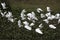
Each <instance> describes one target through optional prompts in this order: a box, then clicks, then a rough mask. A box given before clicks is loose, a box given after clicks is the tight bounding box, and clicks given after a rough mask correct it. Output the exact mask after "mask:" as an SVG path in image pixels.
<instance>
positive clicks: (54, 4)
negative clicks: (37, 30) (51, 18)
mask: <svg viewBox="0 0 60 40" xmlns="http://www.w3.org/2000/svg"><path fill="white" fill-rule="evenodd" d="M8 2H9V4H10V6H11V8H12V9H19V8H22V9H23V8H24V9H27V10H30V11H31V10H36V8H38V7H40V8H42V9H43V10H44V11H46V7H47V6H49V7H51V9H52V11H58V12H59V11H60V0H25V1H24V0H21V1H20V0H18V1H17V0H8Z"/></svg>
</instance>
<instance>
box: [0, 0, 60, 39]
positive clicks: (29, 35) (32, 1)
mask: <svg viewBox="0 0 60 40" xmlns="http://www.w3.org/2000/svg"><path fill="white" fill-rule="evenodd" d="M5 2H6V3H7V4H8V5H9V7H10V8H11V10H12V12H13V16H14V17H17V18H18V19H17V20H16V21H15V22H14V23H11V22H7V21H8V20H7V19H6V18H5V17H1V15H0V40H60V24H57V25H56V27H57V29H55V30H54V29H50V28H49V27H48V25H47V24H45V23H43V24H44V27H43V29H42V31H43V33H44V34H43V35H40V34H38V33H36V32H35V31H34V29H35V28H37V27H38V23H36V24H35V25H36V26H34V27H32V28H33V30H32V31H29V30H27V29H25V28H24V27H21V28H19V27H18V25H17V21H18V20H19V19H20V18H19V16H20V12H21V11H22V9H26V10H27V11H28V12H31V11H35V12H36V9H37V8H38V7H40V8H41V9H43V10H44V11H46V7H47V6H49V7H51V9H52V11H53V12H54V13H56V12H60V0H6V1H5ZM37 15H39V14H37ZM37 17H39V16H37ZM39 21H41V20H39ZM54 22H56V21H54ZM51 23H52V22H51Z"/></svg>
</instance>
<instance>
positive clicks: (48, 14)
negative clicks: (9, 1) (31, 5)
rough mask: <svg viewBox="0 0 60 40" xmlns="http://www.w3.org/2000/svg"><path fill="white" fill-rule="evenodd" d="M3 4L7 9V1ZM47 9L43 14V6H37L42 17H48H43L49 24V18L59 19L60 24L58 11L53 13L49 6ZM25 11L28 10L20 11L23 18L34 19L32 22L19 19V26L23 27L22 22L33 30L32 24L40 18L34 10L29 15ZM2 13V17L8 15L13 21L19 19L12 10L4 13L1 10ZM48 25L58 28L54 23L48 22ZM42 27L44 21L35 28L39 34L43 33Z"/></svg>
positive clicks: (28, 28)
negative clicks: (14, 16)
mask: <svg viewBox="0 0 60 40" xmlns="http://www.w3.org/2000/svg"><path fill="white" fill-rule="evenodd" d="M1 6H2V8H3V9H6V4H5V2H4V3H1ZM46 9H47V13H46V14H43V13H41V12H42V11H43V10H42V9H41V8H37V12H38V13H39V14H40V17H41V18H44V17H47V18H46V19H43V21H44V22H45V23H47V24H48V23H49V20H53V19H58V24H59V23H60V14H59V13H56V14H55V15H52V13H51V9H50V7H47V8H46ZM25 13H26V10H25V9H23V10H22V12H21V13H20V17H21V20H25V19H28V20H29V21H32V23H31V24H29V22H28V21H26V20H25V21H23V22H21V20H18V26H19V28H21V27H22V24H21V23H23V24H24V27H25V28H26V29H27V30H32V26H34V25H35V23H36V21H38V18H37V17H36V15H35V13H34V12H33V11H32V12H31V13H28V14H27V15H26V14H25ZM0 14H1V15H2V17H6V18H7V19H8V20H9V21H11V22H15V20H16V19H17V18H13V15H12V12H10V11H8V13H7V12H6V11H5V12H4V13H3V12H2V11H1V10H0ZM35 20H36V21H35ZM48 25H49V27H50V28H52V29H56V27H55V26H54V25H53V24H48ZM41 28H43V24H42V23H41V24H40V25H39V27H38V28H36V29H35V31H36V32H37V33H39V34H43V32H42V31H41Z"/></svg>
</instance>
